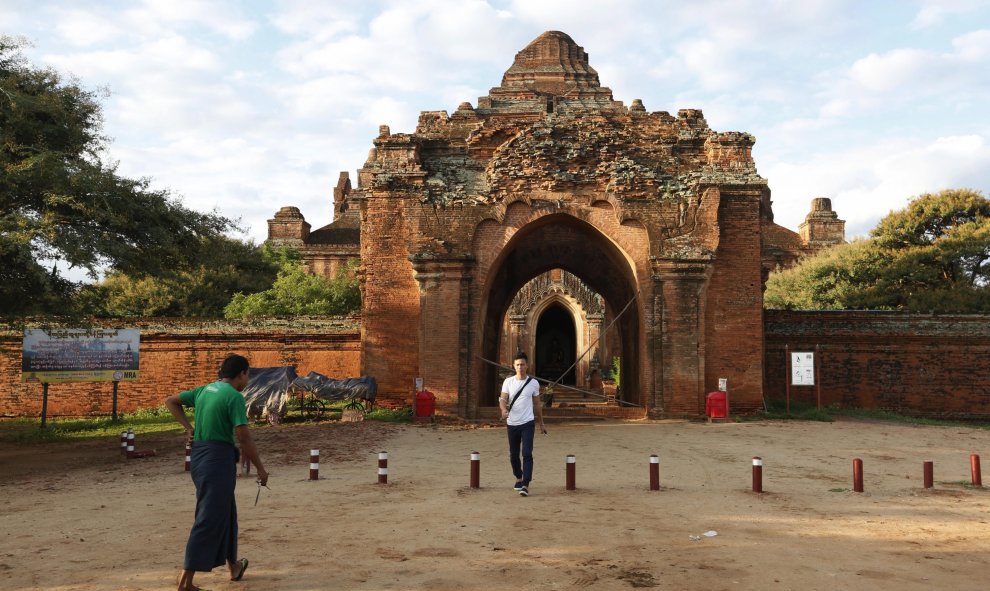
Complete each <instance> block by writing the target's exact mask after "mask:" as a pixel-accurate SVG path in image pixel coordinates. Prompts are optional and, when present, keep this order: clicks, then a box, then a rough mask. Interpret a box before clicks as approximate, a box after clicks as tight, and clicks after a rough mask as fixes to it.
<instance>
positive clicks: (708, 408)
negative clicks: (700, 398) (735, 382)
mask: <svg viewBox="0 0 990 591" xmlns="http://www.w3.org/2000/svg"><path fill="white" fill-rule="evenodd" d="M727 406H728V405H727V404H726V403H725V392H709V393H708V395H707V396H705V414H706V415H708V418H710V419H724V418H727V417H728V416H729V409H728V408H727Z"/></svg>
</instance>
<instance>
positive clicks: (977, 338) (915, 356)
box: [764, 310, 990, 419]
mask: <svg viewBox="0 0 990 591" xmlns="http://www.w3.org/2000/svg"><path fill="white" fill-rule="evenodd" d="M764 327H765V339H766V340H765V353H766V355H765V362H764V378H765V379H764V394H765V396H766V397H767V399H772V400H783V399H784V395H785V388H786V384H785V382H784V375H785V372H786V371H787V369H786V362H785V354H784V350H785V349H784V347H785V345H789V346H790V351H792V352H796V351H814V348H815V345H818V346H819V355H818V359H817V361H818V362H819V363H820V364H821V365H820V376H821V395H822V404H823V405H837V406H839V407H843V408H866V409H882V410H890V411H894V412H898V413H903V414H908V415H916V416H925V417H941V418H969V419H990V316H988V315H945V316H935V315H923V314H904V313H897V312H853V311H828V312H821V311H815V312H792V311H782V310H767V311H766V312H765V313H764ZM791 400H792V401H794V400H798V401H801V402H807V403H811V404H814V402H815V387H814V386H797V387H796V386H791Z"/></svg>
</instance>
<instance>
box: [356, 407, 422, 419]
mask: <svg viewBox="0 0 990 591" xmlns="http://www.w3.org/2000/svg"><path fill="white" fill-rule="evenodd" d="M364 418H366V419H368V420H369V421H385V422H386V423H408V422H409V421H411V420H412V408H411V407H408V406H407V407H405V408H399V409H396V410H392V409H390V408H375V409H372V410H370V411H368V412H367V413H365V415H364Z"/></svg>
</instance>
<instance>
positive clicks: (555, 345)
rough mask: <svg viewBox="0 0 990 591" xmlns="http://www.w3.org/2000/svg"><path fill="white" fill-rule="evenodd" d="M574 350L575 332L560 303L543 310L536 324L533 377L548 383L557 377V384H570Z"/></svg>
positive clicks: (572, 378) (575, 342)
mask: <svg viewBox="0 0 990 591" xmlns="http://www.w3.org/2000/svg"><path fill="white" fill-rule="evenodd" d="M576 351H577V335H576V331H575V328H574V318H573V317H572V316H571V314H570V313H569V312H568V311H567V310H565V309H564V308H563V306H559V305H553V306H550V307H549V308H547V309H546V310H544V311H543V313H542V314H540V320H539V321H538V322H537V323H536V377H538V378H543V379H545V380H550V381H551V382H556V381H557V380H558V378H560V382H559V383H561V384H568V385H570V386H573V385H574V384H575V381H576V380H575V378H574V376H575V372H574V368H573V367H572V366H573V365H574V360H575V359H576V358H577V353H576ZM564 372H567V373H566V375H565V374H564ZM562 375H563V377H562V378H561V376H562Z"/></svg>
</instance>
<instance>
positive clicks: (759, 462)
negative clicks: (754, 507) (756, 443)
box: [753, 456, 763, 493]
mask: <svg viewBox="0 0 990 591" xmlns="http://www.w3.org/2000/svg"><path fill="white" fill-rule="evenodd" d="M753 492H755V493H761V492H763V458H761V457H759V456H756V457H754V458H753Z"/></svg>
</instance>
